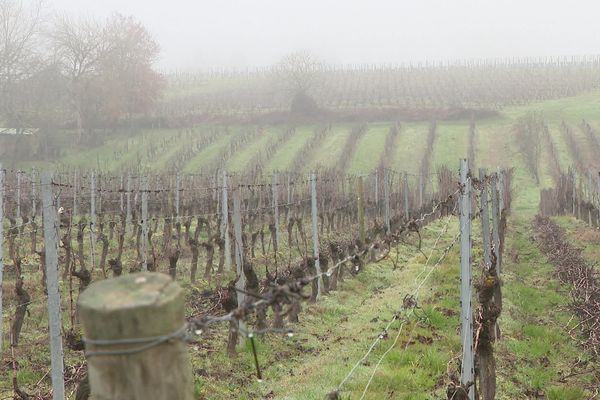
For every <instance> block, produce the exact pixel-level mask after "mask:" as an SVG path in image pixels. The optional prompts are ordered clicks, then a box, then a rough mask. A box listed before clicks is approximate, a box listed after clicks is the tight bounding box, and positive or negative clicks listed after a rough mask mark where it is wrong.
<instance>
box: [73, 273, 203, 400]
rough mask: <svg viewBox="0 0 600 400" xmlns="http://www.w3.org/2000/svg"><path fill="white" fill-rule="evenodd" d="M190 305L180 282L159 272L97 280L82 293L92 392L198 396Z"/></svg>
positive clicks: (144, 398) (116, 399)
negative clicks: (188, 339) (188, 334)
mask: <svg viewBox="0 0 600 400" xmlns="http://www.w3.org/2000/svg"><path fill="white" fill-rule="evenodd" d="M184 305H185V293H184V291H183V290H182V289H181V287H180V286H179V284H177V283H176V282H174V281H172V280H171V278H170V277H169V276H168V275H164V274H159V273H150V272H141V273H138V274H129V275H123V276H120V277H118V278H114V279H108V280H102V281H98V282H94V283H92V284H91V285H90V286H89V287H88V288H87V289H86V290H85V291H84V292H83V293H81V297H80V299H79V305H78V307H79V316H80V318H81V323H82V326H83V332H84V335H85V338H86V339H85V349H86V358H87V364H88V377H89V382H90V389H91V398H93V399H95V400H163V399H181V400H192V399H193V398H194V396H193V391H192V387H193V380H192V370H191V364H190V360H189V352H188V349H187V346H186V344H185V343H184V341H183V338H184V334H185V331H186V326H185V313H184ZM143 347H146V349H144V350H142V351H137V352H135V350H136V349H137V350H139V349H140V348H143ZM111 352H112V353H111ZM127 352H131V354H124V353H127Z"/></svg>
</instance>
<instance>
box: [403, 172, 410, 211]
mask: <svg viewBox="0 0 600 400" xmlns="http://www.w3.org/2000/svg"><path fill="white" fill-rule="evenodd" d="M403 192H404V218H406V219H407V220H408V218H409V214H410V208H409V204H408V174H407V173H406V172H405V173H404V190H403Z"/></svg>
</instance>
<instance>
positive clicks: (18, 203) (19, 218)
mask: <svg viewBox="0 0 600 400" xmlns="http://www.w3.org/2000/svg"><path fill="white" fill-rule="evenodd" d="M16 200H17V221H20V220H21V171H17V199H16ZM0 221H1V220H0Z"/></svg>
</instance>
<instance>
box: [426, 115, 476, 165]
mask: <svg viewBox="0 0 600 400" xmlns="http://www.w3.org/2000/svg"><path fill="white" fill-rule="evenodd" d="M435 140H436V142H435V143H434V149H433V160H432V161H433V165H432V166H431V171H432V172H433V171H435V168H436V167H437V166H439V165H446V166H450V167H453V169H456V168H458V162H459V161H458V160H459V159H460V158H465V157H467V155H468V154H469V124H468V123H466V122H464V121H459V122H440V123H438V124H437V134H436V139H435Z"/></svg>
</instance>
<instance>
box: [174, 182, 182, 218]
mask: <svg viewBox="0 0 600 400" xmlns="http://www.w3.org/2000/svg"><path fill="white" fill-rule="evenodd" d="M180 187H181V181H180V179H179V174H177V177H176V178H175V216H176V217H177V220H176V221H177V222H179V199H180V198H179V195H180V193H179V191H180Z"/></svg>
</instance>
